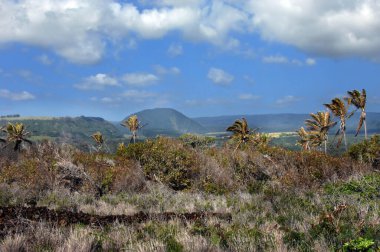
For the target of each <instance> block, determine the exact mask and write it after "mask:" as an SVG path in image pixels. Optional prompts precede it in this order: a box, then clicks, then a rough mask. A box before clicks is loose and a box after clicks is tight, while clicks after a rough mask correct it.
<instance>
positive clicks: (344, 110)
mask: <svg viewBox="0 0 380 252" xmlns="http://www.w3.org/2000/svg"><path fill="white" fill-rule="evenodd" d="M324 105H325V106H326V107H327V108H328V109H329V110H330V111H331V113H332V114H333V115H334V116H336V117H338V118H339V121H340V125H339V130H338V131H337V133H336V135H340V137H339V140H338V144H337V146H340V144H341V143H342V140H344V145H345V147H346V150H347V149H348V147H347V138H346V121H347V118H349V117H350V116H351V115H349V114H348V106H349V104H347V105H346V104H345V103H344V101H342V100H341V99H339V98H334V99H333V100H331V103H330V104H324Z"/></svg>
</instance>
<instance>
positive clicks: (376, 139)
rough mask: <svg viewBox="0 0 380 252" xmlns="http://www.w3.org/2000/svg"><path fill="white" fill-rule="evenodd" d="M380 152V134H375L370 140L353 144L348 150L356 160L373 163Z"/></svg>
mask: <svg viewBox="0 0 380 252" xmlns="http://www.w3.org/2000/svg"><path fill="white" fill-rule="evenodd" d="M379 153H380V136H379V135H374V136H373V137H371V139H369V140H364V141H363V142H360V143H357V144H353V145H351V146H350V149H349V150H348V155H349V156H350V157H351V158H353V159H354V160H358V161H361V162H366V163H372V162H373V161H374V160H375V159H376V158H377V157H378V155H379Z"/></svg>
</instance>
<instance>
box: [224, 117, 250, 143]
mask: <svg viewBox="0 0 380 252" xmlns="http://www.w3.org/2000/svg"><path fill="white" fill-rule="evenodd" d="M226 131H230V132H232V134H233V135H232V137H231V138H232V139H233V140H235V141H236V142H237V145H236V148H235V150H237V149H238V148H239V147H240V146H241V145H242V144H246V143H248V142H249V141H251V139H252V133H253V131H252V130H251V129H249V128H248V123H247V120H246V119H245V118H242V119H241V120H236V121H235V122H234V124H232V125H231V126H230V127H228V128H227V129H226Z"/></svg>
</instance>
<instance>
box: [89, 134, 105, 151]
mask: <svg viewBox="0 0 380 252" xmlns="http://www.w3.org/2000/svg"><path fill="white" fill-rule="evenodd" d="M91 137H92V139H93V140H94V141H95V143H96V150H97V151H98V152H99V151H101V150H102V148H103V144H104V138H103V135H102V133H100V132H99V131H98V132H96V133H94V134H93V135H92V136H91Z"/></svg>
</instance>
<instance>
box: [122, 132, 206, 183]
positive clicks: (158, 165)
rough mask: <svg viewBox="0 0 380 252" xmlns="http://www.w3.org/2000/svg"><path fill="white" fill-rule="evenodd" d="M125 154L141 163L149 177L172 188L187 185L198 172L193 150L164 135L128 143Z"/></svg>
mask: <svg viewBox="0 0 380 252" xmlns="http://www.w3.org/2000/svg"><path fill="white" fill-rule="evenodd" d="M127 157H129V158H133V159H135V160H137V161H139V162H140V164H141V166H142V168H143V170H144V173H145V176H147V178H148V179H150V180H156V181H159V182H162V183H164V184H166V185H168V186H169V187H171V188H172V189H174V190H183V189H188V188H190V187H191V186H192V183H193V180H194V179H195V177H196V176H197V174H198V171H199V165H198V160H197V156H196V153H195V151H194V150H192V149H189V148H188V147H185V146H184V144H183V143H181V142H180V141H178V140H173V139H169V138H164V137H159V138H157V139H155V140H148V141H146V142H143V143H136V144H130V145H128V147H127Z"/></svg>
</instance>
